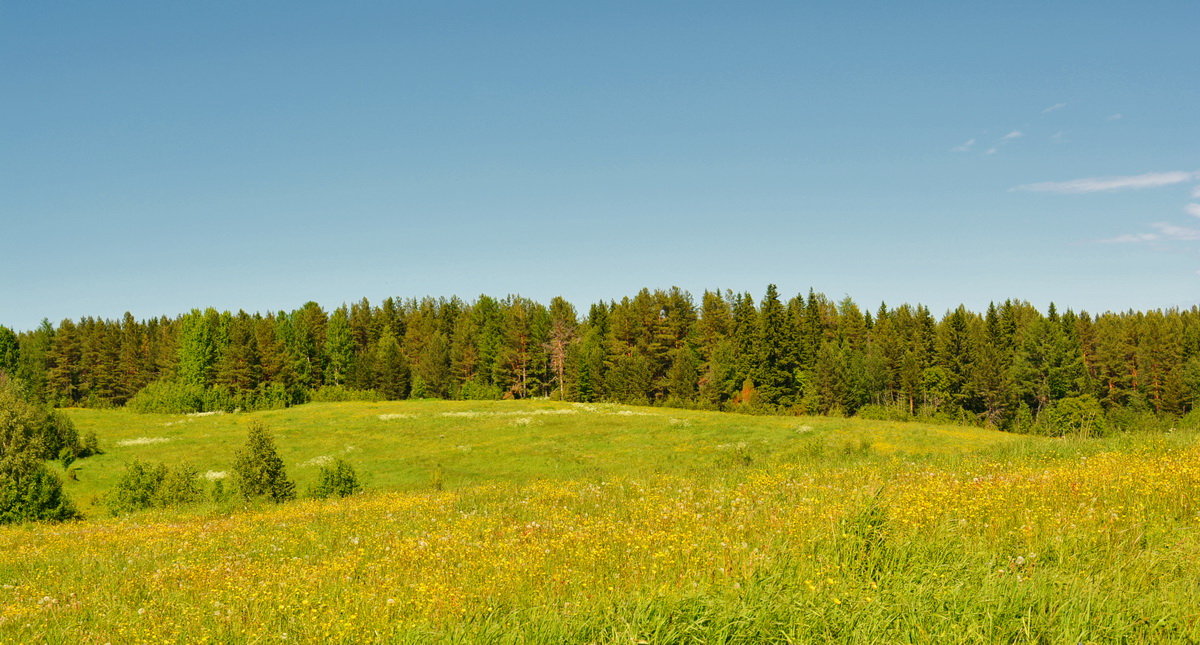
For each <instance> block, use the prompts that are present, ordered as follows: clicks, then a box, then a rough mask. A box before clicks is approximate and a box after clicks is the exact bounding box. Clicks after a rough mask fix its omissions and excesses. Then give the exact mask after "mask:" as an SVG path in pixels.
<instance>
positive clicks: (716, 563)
mask: <svg viewBox="0 0 1200 645" xmlns="http://www.w3.org/2000/svg"><path fill="white" fill-rule="evenodd" d="M70 414H71V415H72V417H73V418H74V419H75V421H76V423H77V425H78V426H79V427H80V429H81V430H84V431H86V430H91V429H94V430H96V431H97V432H98V434H99V435H100V438H101V442H102V444H103V446H104V447H105V448H106V449H107V453H106V454H105V455H103V456H100V457H95V458H89V459H87V460H84V461H83V462H81V468H80V470H79V472H78V481H72V482H71V483H70V490H71V492H72V493H73V494H74V495H76V496H77V498H81V499H83V500H84V501H85V506H86V509H87V510H89V511H91V512H92V514H93V516H94V517H95V518H96V519H91V520H88V521H84V522H76V523H68V524H62V525H47V526H21V527H7V528H0V642H21V643H24V642H84V643H106V642H113V643H116V642H121V643H138V642H155V643H164V642H166V643H193V642H228V643H242V642H252V643H266V642H313V643H328V642H333V643H364V642H400V643H430V642H461V643H475V642H511V643H713V642H725V643H764V642H779V643H785V642H789V643H790V642H831V641H841V642H847V641H850V642H947V643H953V642H985V643H992V642H1071V643H1086V642H1114V641H1117V642H1195V641H1197V640H1200V613H1197V611H1196V607H1200V587H1197V585H1196V584H1195V581H1196V580H1197V579H1200V531H1198V530H1197V529H1198V528H1200V527H1198V524H1200V496H1198V495H1197V493H1198V492H1200V447H1198V444H1197V436H1196V435H1195V434H1193V433H1180V432H1175V433H1168V434H1154V435H1151V434H1132V435H1123V436H1120V437H1114V438H1110V439H1104V440H1085V439H1067V440H1051V439H1045V438H1037V437H1021V436H1013V435H1006V434H1003V433H998V432H991V431H987V430H982V429H976V428H961V427H954V426H937V425H922V424H901V423H884V422H875V421H865V420H856V419H832V418H796V417H749V416H738V415H729V414H718V413H703V412H688V411H680V410H664V409H654V408H633V407H624V406H579V405H571V404H563V403H552V402H488V403H480V402H397V403H345V404H321V405H308V406H302V407H298V408H293V409H289V410H281V411H274V412H263V413H255V414H245V415H243V414H235V415H212V416H146V415H133V414H129V413H125V412H122V411H89V410H73V411H70ZM252 419H261V420H263V421H265V422H267V423H268V424H270V425H271V426H272V427H273V428H274V430H275V433H276V439H277V442H278V443H279V445H280V448H281V451H282V454H283V458H284V460H285V462H286V463H287V464H288V466H289V470H290V471H291V472H292V473H293V474H294V476H295V477H296V478H297V479H298V480H299V481H300V483H301V489H303V488H304V485H305V484H306V483H307V482H308V481H311V479H312V477H313V475H314V473H315V471H316V466H315V465H314V464H317V463H320V462H321V461H322V460H323V459H324V458H327V457H332V456H342V457H344V458H346V459H348V460H349V461H351V462H352V463H353V464H354V465H355V467H356V468H357V469H358V470H359V471H360V472H361V473H363V474H364V475H365V477H366V479H367V483H368V486H369V490H368V491H367V492H366V493H364V494H361V495H356V496H353V497H350V498H347V499H344V500H332V501H300V502H295V503H288V504H284V505H281V506H270V505H252V506H248V507H244V508H233V509H229V508H219V507H215V506H211V505H201V506H198V507H191V508H180V509H172V510H168V511H156V512H145V513H140V514H134V515H131V516H126V517H120V518H108V517H105V516H104V513H103V510H102V509H101V508H100V507H98V506H96V505H95V503H94V500H95V499H97V498H98V497H99V496H100V495H102V494H103V492H104V491H105V490H106V489H107V487H109V486H111V484H112V483H113V482H114V481H115V479H116V478H117V477H118V476H119V474H120V472H121V470H122V464H123V463H125V462H127V461H129V460H132V459H135V458H136V459H147V460H155V461H164V462H168V463H176V462H179V461H184V460H186V461H190V462H191V463H193V464H194V465H195V466H197V467H198V468H199V469H200V470H201V471H210V470H211V471H213V472H219V471H222V470H227V469H228V468H229V466H230V463H231V457H232V454H233V451H234V450H235V449H236V448H237V446H239V445H240V444H241V442H242V441H243V440H244V437H245V425H246V424H247V423H248V422H249V421H250V420H252ZM439 464H440V466H441V470H442V472H443V480H444V484H445V489H444V490H435V489H434V487H433V486H431V483H430V477H431V473H432V472H434V471H435V470H436V469H437V468H438V466H439ZM88 500H92V503H87V502H88Z"/></svg>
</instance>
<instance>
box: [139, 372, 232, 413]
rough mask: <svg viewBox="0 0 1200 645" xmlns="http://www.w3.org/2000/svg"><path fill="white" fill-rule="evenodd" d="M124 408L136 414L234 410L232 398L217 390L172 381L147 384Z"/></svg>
mask: <svg viewBox="0 0 1200 645" xmlns="http://www.w3.org/2000/svg"><path fill="white" fill-rule="evenodd" d="M125 405H126V407H128V408H129V409H131V410H133V411H135V412H145V413H157V414H189V413H192V412H214V411H222V412H228V411H231V410H233V409H234V408H235V407H237V406H236V404H235V402H234V401H233V399H232V398H230V397H228V396H225V395H223V394H222V393H221V392H220V391H219V390H215V389H211V388H206V387H204V386H202V385H196V384H193V383H185V382H182V381H172V380H160V381H155V382H153V383H151V384H149V385H147V386H146V387H145V388H143V389H142V390H141V391H140V392H138V393H137V394H135V395H134V396H133V398H132V399H130V400H129V402H128V403H126V404H125Z"/></svg>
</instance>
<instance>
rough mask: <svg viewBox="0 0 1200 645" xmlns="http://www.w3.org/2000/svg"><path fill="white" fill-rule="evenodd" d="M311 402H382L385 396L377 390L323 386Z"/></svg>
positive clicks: (315, 393)
mask: <svg viewBox="0 0 1200 645" xmlns="http://www.w3.org/2000/svg"><path fill="white" fill-rule="evenodd" d="M310 400H311V401H313V402H316V403H337V402H339V401H382V400H383V395H382V394H380V393H379V392H378V391H376V390H356V389H354V388H349V387H346V386H345V385H323V386H321V387H320V388H318V389H317V390H316V391H314V392H313V393H312V397H311V398H310Z"/></svg>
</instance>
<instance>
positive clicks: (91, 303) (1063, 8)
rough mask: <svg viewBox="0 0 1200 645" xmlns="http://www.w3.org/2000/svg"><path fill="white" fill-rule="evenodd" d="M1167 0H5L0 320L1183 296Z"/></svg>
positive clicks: (1176, 60)
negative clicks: (682, 291) (783, 298)
mask: <svg viewBox="0 0 1200 645" xmlns="http://www.w3.org/2000/svg"><path fill="white" fill-rule="evenodd" d="M1198 26H1200V3H1196V2H1194V1H1186V2H1153V3H1138V2H1105V1H1091V2H1054V3H1044V2H1028V3H1007V2H1006V3H998V2H989V3H984V2H979V3H976V2H969V3H968V2H944V3H932V2H877V3H853V4H852V3H844V2H822V3H809V2H804V3H801V2H787V3H728V2H726V3H698V2H687V3H683V2H680V3H667V2H653V3H642V2H621V3H600V2H597V3H580V2H546V3H478V4H476V3H469V4H468V3H456V2H437V3H419V4H418V3H401V2H370V3H366V2H337V3H333V2H330V3H322V4H315V3H302V2H248V3H247V2H193V3H172V2H145V3H142V2H119V3H94V2H88V3H82V2H81V3H71V2H61V3H59V2H55V3H43V2H3V3H0V82H2V85H0V236H2V239H3V244H2V245H0V275H3V279H2V280H3V281H2V282H0V285H2V286H0V324H4V325H7V326H10V327H14V328H18V329H26V328H31V327H33V326H35V325H36V324H37V323H38V321H40V320H41V319H42V318H43V317H48V318H50V319H52V320H55V321H57V320H59V319H61V318H64V317H72V318H75V317H79V316H83V315H96V316H104V317H117V316H120V315H121V314H122V313H123V312H124V311H126V310H128V311H131V312H133V313H134V314H135V315H136V316H138V317H144V316H151V315H158V314H168V315H174V314H177V313H180V312H183V311H186V310H188V309H191V308H192V307H197V306H199V307H204V306H215V307H218V308H221V309H225V308H228V309H234V310H236V309H239V308H244V309H247V310H250V311H254V310H260V311H265V310H274V309H282V308H287V309H291V308H294V307H296V306H299V305H300V304H302V303H303V302H305V301H307V300H316V301H318V302H320V303H322V304H324V305H326V306H328V307H332V306H336V305H338V304H340V303H342V302H344V301H353V300H357V299H359V298H361V297H364V296H366V297H369V298H371V299H372V300H375V301H378V300H379V299H381V298H383V297H386V296H400V297H411V296H423V295H460V296H462V297H464V298H467V299H470V298H473V297H474V296H476V295H477V294H479V293H488V294H492V295H496V296H503V295H505V294H508V293H520V294H522V295H525V296H529V297H532V298H536V299H539V300H543V301H545V300H548V299H549V298H550V297H552V296H554V295H562V296H565V297H567V298H568V299H570V300H572V301H573V302H575V303H576V304H578V305H580V306H583V307H586V304H587V303H589V302H592V301H595V300H599V299H609V298H619V297H621V296H623V295H631V294H633V293H634V292H635V291H636V290H637V289H638V288H640V287H642V286H648V287H664V288H665V287H669V286H671V285H678V286H680V287H683V288H686V289H689V290H691V291H693V292H694V293H697V294H698V293H699V292H700V291H701V290H703V289H704V288H722V289H726V288H729V289H734V290H748V291H751V292H752V293H754V294H755V295H756V296H760V295H761V294H762V292H763V291H764V289H765V287H766V285H767V284H768V283H771V282H774V283H777V284H778V285H779V287H780V290H781V291H782V292H783V294H784V295H790V294H794V293H796V292H798V291H807V289H808V288H809V287H810V286H811V287H814V288H816V289H817V290H819V291H824V292H825V293H827V294H829V295H830V296H832V297H834V298H840V297H842V296H843V295H850V296H852V297H854V298H855V299H856V300H858V301H859V302H860V303H862V304H863V305H864V306H867V307H870V308H874V307H875V306H877V305H878V303H879V302H880V301H881V300H886V301H887V302H888V303H891V304H898V303H900V302H905V301H907V302H917V301H920V302H924V303H926V304H928V305H930V306H932V307H933V309H934V311H935V312H939V313H940V312H941V311H943V310H945V309H946V308H947V307H952V306H954V305H956V304H958V303H960V302H961V303H965V304H967V305H968V306H970V307H972V308H977V309H978V308H982V307H985V306H986V304H987V302H988V301H989V300H1003V299H1005V298H1010V297H1015V298H1022V299H1027V300H1030V301H1032V302H1033V303H1034V304H1036V305H1038V306H1045V305H1046V304H1047V303H1048V302H1050V301H1055V302H1056V303H1058V304H1059V305H1060V307H1073V308H1076V309H1080V308H1082V309H1088V310H1091V311H1096V310H1105V309H1126V308H1139V309H1140V308H1151V307H1170V306H1190V305H1192V304H1194V303H1196V302H1197V301H1200V275H1198V274H1197V270H1200V253H1198V252H1200V192H1198V191H1200V188H1198V187H1200V175H1197V174H1195V173H1196V171H1198V170H1200V82H1198V81H1200V40H1198V39H1197V35H1196V34H1197V32H1196V29H1197V27H1198ZM1076 180H1093V181H1082V182H1078V181H1076ZM1072 181H1076V183H1064V182H1072ZM1194 193H1195V194H1194ZM1190 204H1197V206H1194V207H1192V210H1193V211H1194V212H1195V213H1194V214H1189V212H1188V209H1189V205H1190Z"/></svg>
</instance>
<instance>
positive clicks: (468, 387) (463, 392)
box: [458, 380, 504, 401]
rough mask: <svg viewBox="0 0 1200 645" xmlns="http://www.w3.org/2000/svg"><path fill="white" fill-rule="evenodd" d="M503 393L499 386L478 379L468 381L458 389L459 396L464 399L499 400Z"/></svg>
mask: <svg viewBox="0 0 1200 645" xmlns="http://www.w3.org/2000/svg"><path fill="white" fill-rule="evenodd" d="M503 395H504V392H502V391H501V390H500V387H499V386H496V385H492V384H490V383H483V382H481V381H478V380H472V381H467V382H466V383H463V384H462V387H460V388H459V390H458V398H459V399H462V400H464V401H498V400H500V397H502V396H503Z"/></svg>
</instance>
